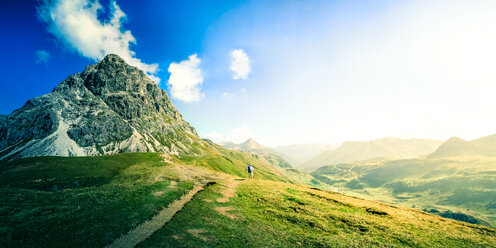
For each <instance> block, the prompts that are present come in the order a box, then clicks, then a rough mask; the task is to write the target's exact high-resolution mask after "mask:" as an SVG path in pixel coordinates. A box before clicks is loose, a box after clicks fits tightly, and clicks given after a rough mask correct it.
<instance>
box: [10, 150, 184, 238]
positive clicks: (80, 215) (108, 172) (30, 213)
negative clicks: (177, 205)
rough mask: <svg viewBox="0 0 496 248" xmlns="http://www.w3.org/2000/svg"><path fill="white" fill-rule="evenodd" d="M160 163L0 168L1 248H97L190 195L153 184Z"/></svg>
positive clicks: (138, 158)
mask: <svg viewBox="0 0 496 248" xmlns="http://www.w3.org/2000/svg"><path fill="white" fill-rule="evenodd" d="M160 161H161V158H160V156H159V155H158V154H152V153H133V154H121V155H113V156H103V157H78V158H74V157H73V158H62V157H41V158H28V159H21V160H17V161H14V162H9V163H6V164H1V165H0V202H1V204H0V206H1V207H0V234H1V235H0V247H103V246H104V245H106V244H107V243H108V242H110V241H112V240H114V239H116V238H118V237H119V236H120V235H121V234H122V233H125V232H127V231H128V230H129V229H131V228H133V227H134V226H136V225H138V224H139V223H141V222H143V221H145V220H147V219H149V218H151V217H152V216H154V215H155V214H156V213H157V212H158V211H159V210H160V209H162V207H163V206H166V205H168V204H169V203H171V202H172V201H174V200H175V199H177V198H179V197H180V196H181V195H183V194H184V193H185V192H187V191H188V190H190V189H191V188H192V186H193V183H192V182H191V181H174V180H172V179H170V178H167V177H160V176H158V177H156V175H160V174H161V173H160V172H161V171H162V170H164V168H165V167H166V166H167V164H166V163H163V162H160ZM172 184H175V185H174V187H171V185H172Z"/></svg>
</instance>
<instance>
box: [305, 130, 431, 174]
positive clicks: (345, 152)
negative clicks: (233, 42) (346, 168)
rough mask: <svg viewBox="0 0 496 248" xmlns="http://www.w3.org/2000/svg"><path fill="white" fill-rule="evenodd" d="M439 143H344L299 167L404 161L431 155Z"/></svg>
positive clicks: (391, 139)
mask: <svg viewBox="0 0 496 248" xmlns="http://www.w3.org/2000/svg"><path fill="white" fill-rule="evenodd" d="M440 144H441V141H438V140H430V139H399V138H391V137H388V138H382V139H376V140H371V141H346V142H343V144H341V146H340V147H338V148H336V149H334V150H328V151H324V152H323V153H321V154H320V155H318V156H316V157H314V158H313V159H311V160H310V161H308V162H307V163H305V164H303V165H302V166H301V169H303V170H307V171H310V170H314V169H317V168H319V167H321V166H325V165H330V164H338V163H350V162H357V161H363V160H370V159H391V158H393V159H406V158H414V157H418V156H421V155H426V154H429V153H432V152H433V151H434V150H435V149H436V148H438V146H439V145H440Z"/></svg>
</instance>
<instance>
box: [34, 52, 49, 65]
mask: <svg viewBox="0 0 496 248" xmlns="http://www.w3.org/2000/svg"><path fill="white" fill-rule="evenodd" d="M49 60H50V53H49V52H48V51H46V50H37V51H36V63H37V64H41V63H47V62H48V61H49Z"/></svg>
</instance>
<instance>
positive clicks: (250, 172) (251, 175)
mask: <svg viewBox="0 0 496 248" xmlns="http://www.w3.org/2000/svg"><path fill="white" fill-rule="evenodd" d="M254 169H255V168H253V166H251V165H250V164H249V165H248V175H249V177H250V179H252V178H253V170H254Z"/></svg>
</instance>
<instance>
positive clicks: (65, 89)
mask: <svg viewBox="0 0 496 248" xmlns="http://www.w3.org/2000/svg"><path fill="white" fill-rule="evenodd" d="M209 146H211V145H210V144H209V143H207V142H205V141H203V140H202V139H201V138H200V137H198V135H197V133H196V130H195V129H194V128H193V127H192V126H191V125H189V124H188V123H187V122H186V121H184V120H183V118H182V116H181V114H180V113H179V112H178V111H177V109H176V107H174V105H173V104H172V103H171V101H170V99H169V97H168V95H167V92H166V91H165V90H161V89H160V88H159V87H158V86H157V84H156V83H155V82H153V81H152V80H151V79H150V78H149V77H148V76H147V75H146V74H145V73H144V72H143V71H141V70H139V69H138V68H136V67H133V66H130V65H128V64H127V63H126V62H125V61H124V60H123V59H122V58H120V57H119V56H117V55H113V54H111V55H107V56H106V57H105V58H104V59H102V60H101V61H100V62H98V63H97V64H94V65H89V66H87V67H86V69H85V70H84V71H83V72H81V73H76V74H73V75H71V76H69V77H67V78H66V79H65V80H64V81H62V83H60V84H59V85H58V86H57V87H56V88H55V89H54V90H53V92H52V93H50V94H46V95H43V96H39V97H36V98H33V99H31V100H29V101H28V102H27V103H26V104H25V105H24V106H23V107H22V108H20V109H17V110H15V111H14V112H12V114H10V115H0V160H5V159H14V158H19V157H33V156H49V155H52V156H85V155H99V154H114V153H120V152H164V153H168V154H180V153H183V154H190V153H199V152H201V151H202V150H203V149H204V148H205V147H209Z"/></svg>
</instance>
